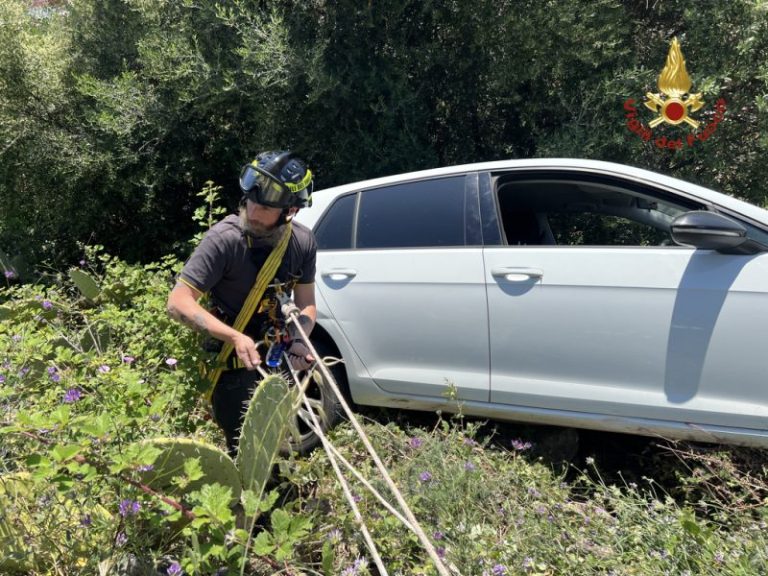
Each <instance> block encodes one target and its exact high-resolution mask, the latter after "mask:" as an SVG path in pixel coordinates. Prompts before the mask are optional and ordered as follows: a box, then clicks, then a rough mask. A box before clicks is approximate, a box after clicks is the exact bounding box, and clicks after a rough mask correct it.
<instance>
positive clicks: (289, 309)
mask: <svg viewBox="0 0 768 576" xmlns="http://www.w3.org/2000/svg"><path fill="white" fill-rule="evenodd" d="M281 309H282V312H283V316H284V317H285V318H288V319H289V321H290V322H293V325H294V327H295V328H296V330H297V331H298V332H299V334H300V335H301V337H302V338H303V339H304V342H305V344H306V345H307V346H308V347H309V350H310V352H311V353H312V355H313V356H315V358H316V359H317V358H318V354H317V351H316V350H315V349H314V346H313V345H312V342H311V341H310V339H309V336H307V333H306V332H305V331H304V328H303V327H302V325H301V322H300V321H299V320H298V316H299V309H298V308H297V307H296V304H294V303H293V302H292V301H290V300H288V299H287V298H286V300H285V301H284V302H283V306H282V307H281ZM317 366H318V367H319V368H320V371H321V372H322V374H323V377H324V378H325V381H326V383H327V384H328V385H329V386H330V387H331V389H332V390H333V393H334V394H335V395H336V398H337V399H338V401H339V404H341V407H342V408H343V409H344V413H345V414H346V415H347V418H349V421H350V422H351V423H352V426H353V427H354V429H355V431H356V432H357V433H358V435H359V436H360V439H361V440H362V442H363V444H364V445H365V448H366V450H367V451H368V454H370V455H371V458H372V459H373V461H374V463H375V464H376V467H377V468H378V469H379V472H381V476H382V478H383V479H384V482H385V483H386V484H387V486H388V487H389V489H390V491H391V492H392V494H393V495H394V497H395V499H396V500H397V503H398V504H399V505H400V509H401V510H402V511H403V514H404V515H405V517H406V518H407V519H408V521H409V522H410V524H411V526H412V527H413V530H414V532H415V533H416V536H417V537H418V538H419V540H420V541H421V543H422V545H423V546H424V548H425V549H426V551H427V553H428V554H429V557H430V558H431V559H432V562H433V563H434V564H435V568H436V569H437V571H438V573H439V574H440V575H441V576H450V573H449V572H448V569H447V568H446V567H445V564H443V561H442V560H441V559H440V556H438V554H437V550H435V547H434V546H433V545H432V542H430V541H429V538H427V535H426V534H425V533H424V530H423V529H422V528H421V525H420V524H419V521H418V520H416V517H415V516H414V515H413V512H412V511H411V509H410V507H409V506H408V503H407V502H406V501H405V498H403V495H402V494H401V493H400V490H398V488H397V486H396V485H395V483H394V481H393V480H392V477H391V476H390V475H389V472H387V469H386V468H385V467H384V464H383V463H382V461H381V459H380V458H379V455H378V454H377V453H376V450H374V448H373V445H372V444H371V442H370V440H369V439H368V436H367V435H366V434H365V431H364V430H363V428H362V426H360V423H359V422H358V421H357V418H356V417H355V415H354V413H353V412H352V409H351V408H350V407H349V404H347V401H346V400H345V399H344V396H343V395H342V393H341V390H339V387H338V385H337V384H336V381H335V380H334V378H333V376H332V375H331V373H330V371H329V370H328V368H327V367H326V365H325V363H324V362H323V361H322V360H319V361H318V362H317ZM310 412H311V410H310ZM313 414H314V413H313Z"/></svg>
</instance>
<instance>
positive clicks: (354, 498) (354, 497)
mask: <svg viewBox="0 0 768 576" xmlns="http://www.w3.org/2000/svg"><path fill="white" fill-rule="evenodd" d="M352 500H353V501H354V502H355V503H358V502H362V501H363V497H362V496H358V495H357V494H353V495H352Z"/></svg>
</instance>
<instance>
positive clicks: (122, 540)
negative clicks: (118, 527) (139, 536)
mask: <svg viewBox="0 0 768 576" xmlns="http://www.w3.org/2000/svg"><path fill="white" fill-rule="evenodd" d="M127 543H128V536H126V535H125V532H118V534H117V536H116V537H115V544H117V546H118V548H121V547H123V546H125V545H126V544H127Z"/></svg>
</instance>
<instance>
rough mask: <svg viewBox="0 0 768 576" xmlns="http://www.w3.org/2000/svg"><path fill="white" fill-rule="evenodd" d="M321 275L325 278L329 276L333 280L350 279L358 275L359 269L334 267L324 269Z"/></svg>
mask: <svg viewBox="0 0 768 576" xmlns="http://www.w3.org/2000/svg"><path fill="white" fill-rule="evenodd" d="M320 275H321V276H322V277H323V278H329V279H331V280H336V281H337V282H338V281H339V280H348V279H352V278H354V277H355V276H357V270H354V269H352V268H332V269H331V270H323V271H322V272H321V273H320Z"/></svg>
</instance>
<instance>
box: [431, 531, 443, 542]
mask: <svg viewBox="0 0 768 576" xmlns="http://www.w3.org/2000/svg"><path fill="white" fill-rule="evenodd" d="M432 538H434V539H435V540H442V539H443V538H445V534H443V533H442V532H440V531H439V530H438V531H437V532H435V533H434V534H432Z"/></svg>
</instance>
